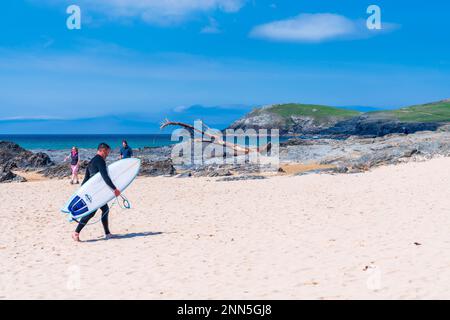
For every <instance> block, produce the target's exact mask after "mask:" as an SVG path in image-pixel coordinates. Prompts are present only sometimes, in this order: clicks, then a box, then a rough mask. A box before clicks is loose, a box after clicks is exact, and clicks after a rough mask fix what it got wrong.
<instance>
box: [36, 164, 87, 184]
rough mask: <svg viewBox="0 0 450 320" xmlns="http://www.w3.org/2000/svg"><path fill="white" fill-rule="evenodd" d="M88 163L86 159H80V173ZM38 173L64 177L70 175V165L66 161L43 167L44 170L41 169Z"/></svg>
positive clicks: (46, 175)
mask: <svg viewBox="0 0 450 320" xmlns="http://www.w3.org/2000/svg"><path fill="white" fill-rule="evenodd" d="M88 164H89V161H86V160H83V161H80V173H84V171H85V170H86V168H87V166H88ZM38 173H39V174H42V175H43V176H44V177H46V178H50V179H64V178H69V177H71V176H72V171H71V168H70V165H69V164H67V163H61V164H58V165H54V166H51V167H48V168H45V169H44V170H41V171H39V172H38Z"/></svg>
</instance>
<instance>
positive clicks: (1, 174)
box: [0, 165, 26, 183]
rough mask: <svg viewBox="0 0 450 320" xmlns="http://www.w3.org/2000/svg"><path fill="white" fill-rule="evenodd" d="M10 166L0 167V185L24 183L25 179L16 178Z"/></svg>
mask: <svg viewBox="0 0 450 320" xmlns="http://www.w3.org/2000/svg"><path fill="white" fill-rule="evenodd" d="M13 169H14V168H13V166H12V165H3V166H0V183H6V182H25V181H26V179H25V178H24V177H21V176H18V175H17V174H15V173H14V172H13V171H12V170H13Z"/></svg>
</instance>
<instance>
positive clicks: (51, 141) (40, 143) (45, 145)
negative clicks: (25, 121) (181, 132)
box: [0, 134, 176, 151]
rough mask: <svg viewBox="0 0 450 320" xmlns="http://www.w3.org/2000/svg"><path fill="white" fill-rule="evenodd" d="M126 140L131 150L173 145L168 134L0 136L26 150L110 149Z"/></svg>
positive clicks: (0, 138) (119, 145)
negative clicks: (74, 147) (100, 146)
mask: <svg viewBox="0 0 450 320" xmlns="http://www.w3.org/2000/svg"><path fill="white" fill-rule="evenodd" d="M123 140H127V141H128V143H129V145H130V146H131V147H132V148H144V147H163V146H167V145H171V144H174V143H176V142H173V141H171V135H169V134H128V135H127V134H120V135H119V134H109V135H106V134H98V135H72V134H70V135H69V134H68V135H45V134H37V135H36V134H34V135H0V141H10V142H14V143H17V144H18V145H20V146H21V147H22V148H25V149H28V150H55V151H57V150H68V149H71V148H72V147H73V146H76V147H77V148H79V149H96V148H97V146H98V145H99V143H102V142H105V143H107V144H109V145H110V146H111V148H112V149H117V148H120V147H121V146H122V141H123Z"/></svg>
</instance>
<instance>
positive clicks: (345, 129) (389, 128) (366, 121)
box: [321, 114, 443, 137]
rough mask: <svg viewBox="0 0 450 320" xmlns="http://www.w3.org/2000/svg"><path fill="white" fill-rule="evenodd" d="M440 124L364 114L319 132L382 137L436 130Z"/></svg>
mask: <svg viewBox="0 0 450 320" xmlns="http://www.w3.org/2000/svg"><path fill="white" fill-rule="evenodd" d="M442 125H443V124H442V123H432V122H427V123H422V122H401V121H398V120H395V119H392V118H386V117H381V116H376V115H373V114H365V115H361V116H358V117H355V118H352V119H348V120H344V121H341V122H338V123H336V125H335V126H333V127H332V128H329V129H327V130H324V131H322V132H321V134H325V135H347V136H351V135H358V136H366V137H367V136H377V137H382V136H386V135H389V134H396V133H403V134H413V133H416V132H419V131H436V130H438V129H439V127H441V126H442Z"/></svg>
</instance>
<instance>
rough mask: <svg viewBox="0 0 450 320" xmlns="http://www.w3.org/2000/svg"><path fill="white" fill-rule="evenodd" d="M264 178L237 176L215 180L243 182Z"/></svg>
mask: <svg viewBox="0 0 450 320" xmlns="http://www.w3.org/2000/svg"><path fill="white" fill-rule="evenodd" d="M265 179H267V178H266V177H264V176H250V175H249V176H238V177H225V178H220V179H217V180H216V181H217V182H231V181H245V180H265Z"/></svg>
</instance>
